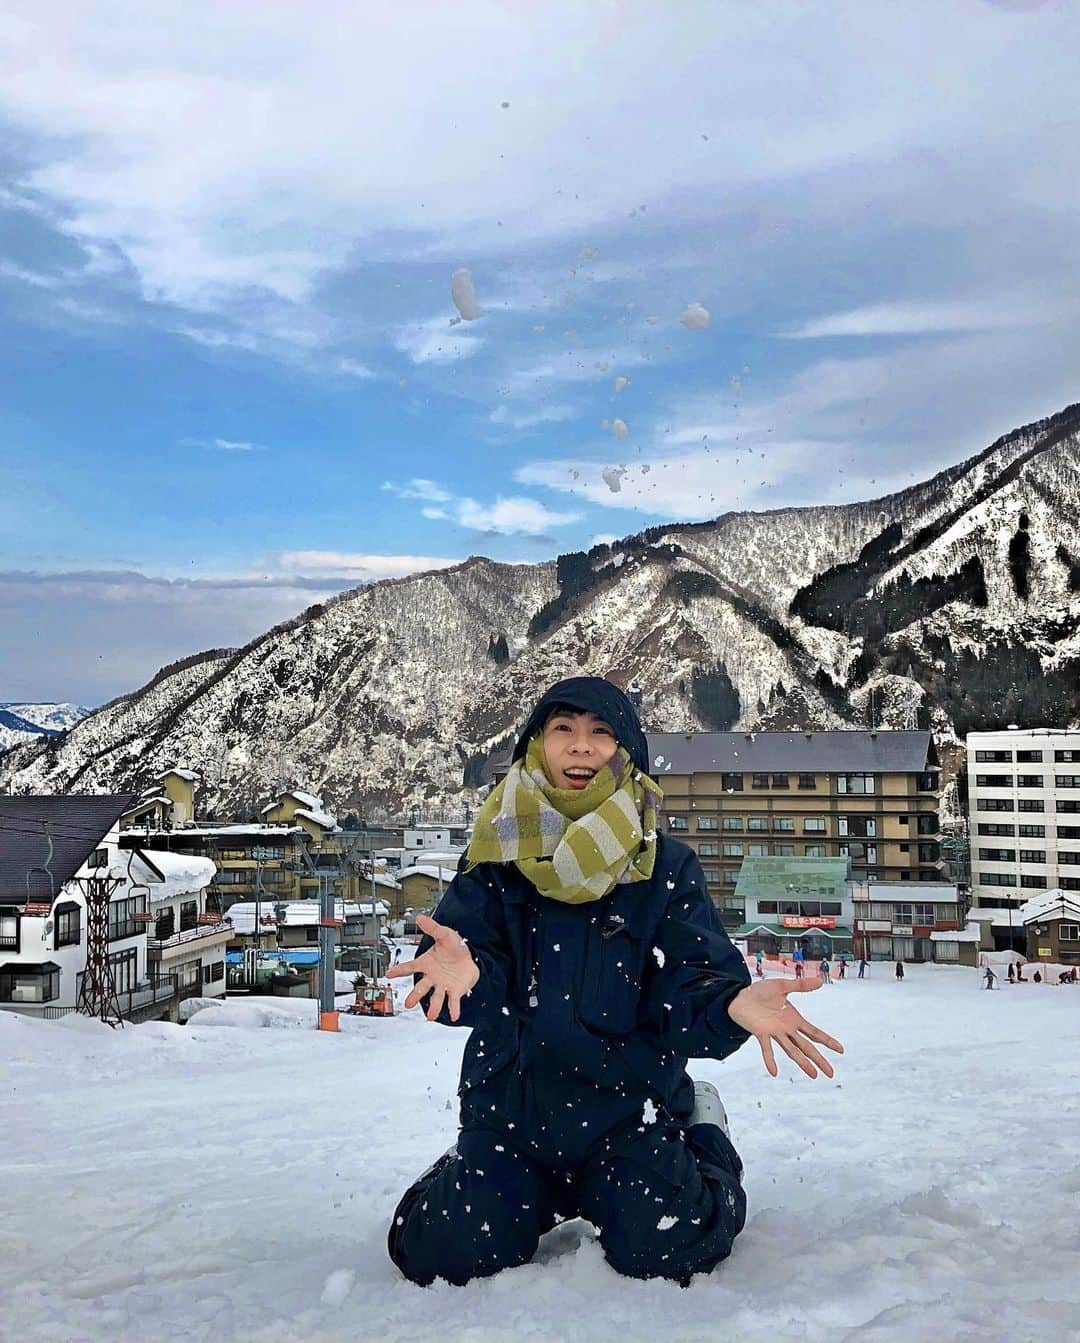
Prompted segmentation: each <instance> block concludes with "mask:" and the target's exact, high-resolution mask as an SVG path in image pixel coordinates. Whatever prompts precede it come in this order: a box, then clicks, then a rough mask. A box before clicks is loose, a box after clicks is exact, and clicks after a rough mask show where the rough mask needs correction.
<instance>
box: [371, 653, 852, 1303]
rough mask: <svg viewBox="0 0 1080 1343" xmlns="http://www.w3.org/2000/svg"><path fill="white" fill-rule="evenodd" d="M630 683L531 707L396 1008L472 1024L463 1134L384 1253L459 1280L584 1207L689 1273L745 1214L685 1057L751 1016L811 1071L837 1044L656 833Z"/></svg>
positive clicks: (608, 1235)
mask: <svg viewBox="0 0 1080 1343" xmlns="http://www.w3.org/2000/svg"><path fill="white" fill-rule="evenodd" d="M648 769H649V758H648V746H647V743H646V741H645V735H644V733H643V732H642V730H641V725H640V723H639V721H638V717H637V713H636V711H635V709H634V707H633V705H632V704H631V703H630V701H629V699H627V697H626V696H625V695H624V694H623V693H622V691H620V690H619V689H617V688H616V687H615V686H614V685H612V684H610V683H609V682H607V681H605V680H602V679H601V678H599V677H574V678H572V679H570V680H567V681H561V682H559V683H558V684H557V685H554V686H552V688H551V689H550V690H549V691H548V692H547V694H546V695H544V696H543V698H542V699H541V700H540V702H539V703H538V704H537V705H536V707H535V709H534V710H533V712H532V714H531V715H530V717H529V719H528V722H527V723H526V725H525V728H524V730H523V731H522V733H521V736H520V737H519V739H518V742H517V744H516V746H515V748H514V752H513V758H512V762H511V765H510V770H509V772H508V774H507V775H506V777H505V779H504V780H503V781H502V782H501V783H499V784H498V785H497V786H496V787H495V789H494V790H493V791H492V792H491V794H490V795H489V796H488V798H487V800H486V801H485V802H484V804H483V806H482V807H481V809H480V811H479V813H478V815H477V817H476V823H475V827H474V830H473V836H472V841H471V843H470V845H469V849H468V852H467V853H466V854H465V855H464V857H463V859H462V860H461V862H460V864H459V866H458V874H457V876H456V877H455V878H454V880H453V881H452V882H451V884H450V886H449V888H448V890H447V891H446V894H445V895H444V896H443V898H442V900H441V901H440V903H439V907H438V909H437V910H436V911H435V917H434V918H427V917H423V918H418V919H417V922H418V923H419V924H420V926H421V929H422V931H423V933H424V938H423V941H422V942H421V943H420V946H419V948H418V955H417V957H416V960H415V961H413V962H412V963H411V964H404V965H401V966H395V967H394V968H393V969H392V970H391V971H390V974H391V975H392V976H399V975H405V974H414V975H415V982H414V986H413V989H412V991H411V992H410V993H409V996H408V997H407V998H406V1000H405V1006H406V1007H407V1008H410V1007H415V1006H416V1005H417V1004H418V1003H420V1002H422V1001H424V1000H425V999H426V1005H425V1006H426V1015H427V1017H428V1019H429V1020H430V1021H439V1022H441V1023H442V1024H444V1025H459V1026H466V1027H470V1028H471V1034H470V1036H469V1039H468V1041H467V1042H466V1045H465V1054H464V1059H463V1062H462V1069H461V1087H460V1095H461V1115H460V1131H459V1133H458V1138H457V1142H456V1144H455V1145H454V1147H452V1148H451V1149H450V1151H448V1152H446V1153H444V1155H443V1156H442V1157H441V1158H440V1159H439V1160H438V1161H436V1162H435V1163H434V1165H433V1166H431V1167H430V1169H428V1170H427V1171H425V1172H424V1173H423V1174H422V1175H421V1176H420V1177H419V1179H418V1180H417V1181H416V1182H415V1183H414V1184H413V1185H412V1187H411V1188H410V1189H408V1190H407V1191H406V1193H405V1194H404V1196H403V1197H402V1199H401V1201H400V1203H399V1204H398V1207H397V1210H396V1212H395V1214H394V1217H393V1221H392V1224H391V1227H390V1233H389V1238H388V1249H389V1253H390V1257H391V1259H393V1261H394V1263H395V1264H397V1266H398V1267H399V1268H400V1269H401V1271H402V1273H403V1274H404V1275H405V1276H406V1277H407V1278H410V1279H411V1280H412V1281H413V1282H416V1283H420V1284H422V1285H427V1284H428V1283H431V1282H433V1281H434V1280H435V1279H436V1278H444V1279H445V1280H446V1281H448V1282H451V1283H455V1284H461V1283H466V1282H469V1281H470V1280H471V1279H473V1278H478V1277H487V1276H489V1275H491V1274H493V1273H497V1272H499V1271H500V1270H501V1269H503V1268H510V1267H513V1266H515V1265H518V1264H524V1263H527V1262H528V1261H529V1260H530V1259H532V1257H533V1255H534V1253H535V1252H536V1248H537V1245H538V1243H539V1240H540V1237H541V1236H542V1235H543V1234H544V1233H545V1232H546V1231H549V1230H550V1229H551V1228H552V1227H553V1226H554V1225H555V1224H556V1222H558V1221H559V1220H562V1219H565V1218H569V1217H575V1216H581V1217H584V1218H587V1219H588V1220H589V1221H590V1222H592V1223H593V1224H594V1226H595V1227H596V1228H597V1231H598V1232H599V1237H600V1244H601V1247H602V1249H603V1252H604V1254H605V1256H606V1258H607V1260H608V1263H609V1264H611V1266H612V1267H613V1268H614V1269H616V1270H617V1271H618V1272H619V1273H623V1274H626V1275H628V1276H630V1277H635V1278H655V1277H665V1278H671V1279H674V1280H676V1281H678V1282H680V1283H681V1284H683V1285H684V1286H685V1285H689V1282H690V1278H691V1275H692V1274H694V1273H700V1272H708V1271H709V1270H711V1269H712V1268H714V1267H715V1266H716V1265H717V1264H718V1263H719V1262H720V1261H721V1260H722V1259H724V1258H725V1257H726V1256H727V1255H728V1254H730V1252H731V1247H732V1243H733V1241H734V1239H735V1237H736V1236H737V1235H738V1233H739V1232H740V1231H741V1230H742V1227H743V1223H744V1221H745V1218H746V1196H745V1194H744V1193H743V1188H742V1178H741V1177H742V1162H741V1161H740V1159H739V1157H738V1154H737V1153H736V1151H735V1148H734V1147H733V1146H732V1144H731V1140H730V1138H729V1136H728V1129H727V1119H726V1115H725V1113H724V1107H723V1105H722V1104H721V1101H720V1098H719V1096H718V1095H717V1093H716V1090H715V1088H714V1087H711V1086H710V1085H709V1084H708V1083H701V1082H698V1083H696V1084H695V1083H694V1082H693V1081H692V1080H691V1078H690V1077H689V1076H688V1075H687V1072H686V1062H687V1058H688V1057H694V1058H703V1057H709V1058H716V1059H722V1058H725V1057H726V1056H727V1055H729V1054H731V1053H732V1052H734V1050H736V1049H738V1048H739V1047H740V1045H742V1044H744V1043H745V1042H746V1041H747V1040H749V1039H750V1037H751V1036H754V1037H755V1038H756V1039H757V1041H758V1044H759V1046H760V1048H761V1052H762V1056H763V1059H764V1062H765V1067H766V1069H767V1071H768V1072H769V1073H770V1074H771V1075H772V1076H774V1077H775V1076H776V1075H777V1072H778V1069H777V1065H776V1060H775V1057H774V1046H779V1048H780V1049H781V1050H783V1052H784V1053H785V1054H787V1056H788V1057H789V1058H790V1059H791V1060H792V1061H793V1062H794V1063H795V1064H796V1065H797V1066H798V1067H800V1068H801V1069H802V1070H803V1072H805V1073H806V1074H807V1076H809V1077H816V1076H817V1074H818V1070H820V1071H821V1072H823V1073H824V1074H825V1075H826V1077H832V1076H833V1069H832V1065H831V1064H830V1063H829V1061H828V1059H827V1058H826V1057H825V1056H824V1054H823V1053H822V1052H821V1050H820V1049H819V1046H821V1047H823V1048H824V1049H830V1050H834V1051H836V1052H837V1053H842V1052H843V1049H842V1046H841V1045H840V1044H839V1042H838V1041H836V1040H834V1039H833V1038H832V1037H831V1036H829V1035H826V1034H825V1032H824V1031H821V1030H819V1029H818V1028H817V1027H816V1026H813V1025H812V1024H811V1023H810V1022H809V1021H807V1020H806V1018H805V1017H803V1016H802V1015H801V1014H800V1013H799V1011H798V1010H797V1009H796V1007H795V1005H794V1003H793V1002H792V1001H790V998H791V996H792V995H794V994H795V993H797V992H806V991H809V990H811V989H814V988H817V984H816V983H811V982H806V983H803V984H797V983H795V982H794V981H793V980H790V979H783V978H779V977H778V978H774V979H764V980H761V981H758V982H752V981H751V977H750V975H749V973H748V971H747V968H746V964H745V962H744V960H743V958H742V956H741V955H740V954H739V953H738V952H737V951H736V950H735V948H734V947H733V946H732V944H731V942H730V940H729V939H728V935H727V933H726V932H725V931H724V927H723V924H722V923H721V921H720V917H719V915H718V914H717V912H716V908H715V906H714V905H713V902H712V900H711V898H710V897H709V895H708V891H707V887H706V884H705V878H704V875H703V873H702V870H701V866H700V864H699V862H698V860H697V857H696V856H695V854H694V853H693V852H692V850H690V849H689V848H688V847H687V846H686V845H685V844H682V843H681V842H680V841H679V840H677V839H674V838H672V837H671V836H669V835H666V834H661V833H658V830H657V817H658V813H659V810H660V806H661V803H662V800H663V793H662V791H661V789H660V787H659V786H658V785H657V784H656V783H655V782H654V781H653V780H652V779H651V778H650V777H649V774H648Z"/></svg>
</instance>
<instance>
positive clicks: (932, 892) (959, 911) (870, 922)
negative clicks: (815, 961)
mask: <svg viewBox="0 0 1080 1343" xmlns="http://www.w3.org/2000/svg"><path fill="white" fill-rule="evenodd" d="M853 904H854V913H855V954H856V955H857V956H858V955H865V956H866V959H867V960H874V961H881V960H890V961H934V960H937V961H949V960H956V961H959V960H961V955H960V950H959V949H960V946H961V945H962V944H963V943H964V942H965V938H964V937H961V936H960V934H961V932H962V931H963V930H964V928H965V913H966V905H965V902H964V899H963V897H962V895H961V893H960V890H959V888H958V887H956V886H954V885H951V884H948V883H945V882H934V883H931V882H920V883H919V885H918V886H912V885H911V884H909V883H906V882H900V881H877V882H856V883H855V887H854V892H853ZM936 934H949V935H950V936H942V937H941V938H940V939H939V938H938V937H937V936H936ZM967 940H968V941H970V937H969V938H968V939H967ZM976 946H978V940H977V939H976ZM954 951H955V954H954ZM973 963H974V962H972V964H973Z"/></svg>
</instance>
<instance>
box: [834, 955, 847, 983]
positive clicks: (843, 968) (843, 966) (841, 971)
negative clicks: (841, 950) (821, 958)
mask: <svg viewBox="0 0 1080 1343" xmlns="http://www.w3.org/2000/svg"><path fill="white" fill-rule="evenodd" d="M836 977H837V979H845V978H846V977H847V961H845V960H844V958H843V956H841V957H840V966H839V968H838V970H837V972H836Z"/></svg>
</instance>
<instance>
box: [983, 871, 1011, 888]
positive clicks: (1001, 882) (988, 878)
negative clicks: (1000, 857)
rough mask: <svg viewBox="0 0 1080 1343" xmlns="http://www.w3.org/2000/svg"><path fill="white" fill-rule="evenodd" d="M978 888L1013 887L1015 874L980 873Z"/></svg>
mask: <svg viewBox="0 0 1080 1343" xmlns="http://www.w3.org/2000/svg"><path fill="white" fill-rule="evenodd" d="M979 885H980V886H1015V885H1016V874H1015V873H1014V872H980V873H979Z"/></svg>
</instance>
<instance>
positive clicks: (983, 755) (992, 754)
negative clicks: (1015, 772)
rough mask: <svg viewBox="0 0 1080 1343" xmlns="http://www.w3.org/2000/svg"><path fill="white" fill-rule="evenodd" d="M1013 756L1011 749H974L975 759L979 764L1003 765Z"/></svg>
mask: <svg viewBox="0 0 1080 1343" xmlns="http://www.w3.org/2000/svg"><path fill="white" fill-rule="evenodd" d="M1012 758H1013V753H1012V751H976V752H975V760H976V762H977V763H978V764H980V765H1003V764H1005V763H1006V762H1007V761H1011V760H1012Z"/></svg>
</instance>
